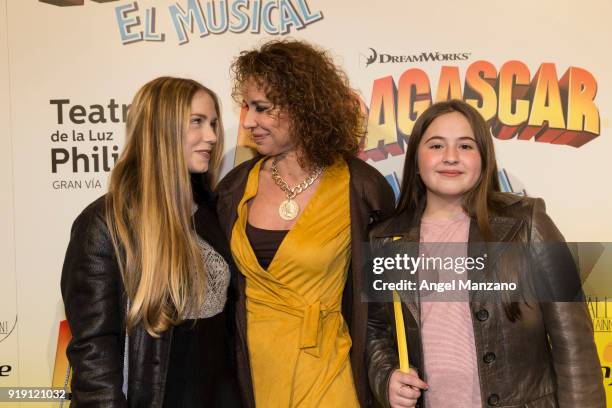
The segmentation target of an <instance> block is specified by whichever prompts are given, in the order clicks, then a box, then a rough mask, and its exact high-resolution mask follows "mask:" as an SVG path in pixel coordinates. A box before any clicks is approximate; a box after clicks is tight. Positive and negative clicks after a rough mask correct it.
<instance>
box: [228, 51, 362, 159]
mask: <svg viewBox="0 0 612 408" xmlns="http://www.w3.org/2000/svg"><path fill="white" fill-rule="evenodd" d="M232 72H233V75H234V86H233V90H232V96H233V98H234V100H236V102H238V103H241V102H242V94H243V92H244V87H245V85H246V84H247V82H249V81H254V82H255V84H256V85H257V86H259V87H260V88H261V89H263V90H264V92H265V93H266V97H267V98H268V99H269V100H270V102H272V103H273V104H274V106H275V107H277V108H279V109H280V110H284V111H286V112H288V113H289V115H290V117H291V119H292V120H291V138H292V140H293V141H294V143H295V145H296V147H297V148H298V149H299V150H301V152H302V154H303V158H302V159H303V160H304V162H305V163H304V164H306V165H307V166H329V165H331V164H332V163H333V162H334V161H335V160H336V159H338V158H340V157H342V158H344V159H345V160H347V159H349V158H351V157H354V156H355V155H356V154H357V151H358V150H359V142H360V141H361V140H362V138H363V137H364V135H365V121H364V116H363V113H362V110H361V102H360V99H359V97H358V96H357V94H356V93H355V92H354V91H353V90H352V89H351V87H350V85H349V81H348V78H347V75H346V74H345V73H344V71H342V70H341V69H340V68H339V67H337V66H336V65H335V64H334V62H333V59H332V57H331V56H330V55H329V53H328V52H327V51H325V50H322V49H319V48H317V47H315V46H313V45H312V44H309V43H307V42H305V41H298V40H273V41H269V42H266V43H265V44H264V45H262V46H261V47H260V48H259V49H254V50H250V51H243V52H241V53H240V55H239V56H238V57H237V58H236V59H235V60H234V62H233V63H232Z"/></svg>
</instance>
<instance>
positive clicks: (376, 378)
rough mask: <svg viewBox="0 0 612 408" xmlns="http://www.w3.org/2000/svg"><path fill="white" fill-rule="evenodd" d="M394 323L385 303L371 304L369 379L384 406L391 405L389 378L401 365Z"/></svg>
mask: <svg viewBox="0 0 612 408" xmlns="http://www.w3.org/2000/svg"><path fill="white" fill-rule="evenodd" d="M392 325H393V322H391V321H390V316H389V313H388V311H387V305H386V304H385V303H374V302H372V303H370V304H369V311H368V330H367V338H366V364H367V367H368V379H369V382H370V388H371V389H372V392H373V393H374V397H375V398H376V400H377V401H378V403H379V404H381V405H382V406H383V407H389V395H388V394H389V378H390V377H391V374H392V373H393V371H394V370H395V369H397V368H398V367H399V361H398V357H397V351H396V348H395V341H394V338H395V337H394V335H393V330H392Z"/></svg>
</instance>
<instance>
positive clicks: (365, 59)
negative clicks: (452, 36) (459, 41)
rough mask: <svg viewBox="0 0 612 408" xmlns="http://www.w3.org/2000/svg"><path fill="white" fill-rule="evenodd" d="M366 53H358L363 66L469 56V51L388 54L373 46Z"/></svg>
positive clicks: (461, 58)
mask: <svg viewBox="0 0 612 408" xmlns="http://www.w3.org/2000/svg"><path fill="white" fill-rule="evenodd" d="M368 50H369V52H368V53H367V54H361V53H360V54H359V63H360V65H363V66H365V67H368V66H369V65H371V64H373V63H375V62H376V63H379V64H388V63H392V64H394V63H395V64H396V63H402V62H429V61H432V62H446V61H465V60H468V59H469V58H470V56H471V54H472V53H471V52H455V53H446V52H440V51H435V52H421V53H419V54H400V55H397V54H388V53H382V52H378V51H376V50H375V49H374V48H368Z"/></svg>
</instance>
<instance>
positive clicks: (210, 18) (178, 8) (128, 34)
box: [39, 0, 323, 45]
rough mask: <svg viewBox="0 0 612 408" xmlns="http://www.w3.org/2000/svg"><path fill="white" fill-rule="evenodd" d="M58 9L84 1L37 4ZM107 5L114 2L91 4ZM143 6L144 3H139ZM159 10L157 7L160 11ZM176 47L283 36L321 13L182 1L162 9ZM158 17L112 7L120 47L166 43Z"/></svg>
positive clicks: (293, 1) (304, 5)
mask: <svg viewBox="0 0 612 408" xmlns="http://www.w3.org/2000/svg"><path fill="white" fill-rule="evenodd" d="M39 1H40V2H42V3H47V4H51V5H54V6H59V7H66V6H82V5H84V0H39ZM92 1H95V2H96V3H110V2H115V1H117V0H92ZM142 3H143V4H146V2H144V1H143V2H142ZM160 9H161V7H160ZM165 9H166V10H165V11H166V13H164V14H163V15H165V16H166V17H167V18H169V19H170V22H171V23H172V26H173V27H174V32H175V34H176V39H177V41H178V44H179V45H182V44H186V43H188V42H189V41H190V35H197V36H198V37H200V38H204V37H207V36H209V35H210V34H214V35H220V34H224V33H226V32H228V31H229V32H232V33H236V34H240V33H244V32H249V33H251V34H259V33H261V32H262V31H263V32H265V33H266V34H268V35H285V34H289V33H290V32H291V31H295V30H301V29H303V28H306V26H308V25H310V24H313V23H315V22H317V21H320V20H322V19H323V13H322V12H321V11H317V10H315V9H313V8H312V7H310V5H309V4H308V0H256V1H252V2H249V1H248V0H207V1H204V0H183V1H175V2H173V3H172V4H171V5H169V6H168V7H167V8H165ZM159 15H160V13H158V12H157V8H156V7H147V8H144V9H142V10H141V7H140V6H139V4H138V2H137V1H129V2H125V3H123V4H119V5H118V6H116V7H115V19H116V22H117V27H118V28H119V36H120V38H121V43H122V44H123V45H127V44H132V43H136V42H140V41H150V42H162V41H166V33H163V32H158V31H156V27H158V26H159V24H157V18H158V16H159Z"/></svg>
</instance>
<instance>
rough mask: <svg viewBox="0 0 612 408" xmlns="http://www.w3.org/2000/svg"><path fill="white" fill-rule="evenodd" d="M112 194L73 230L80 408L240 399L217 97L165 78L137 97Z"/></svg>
mask: <svg viewBox="0 0 612 408" xmlns="http://www.w3.org/2000/svg"><path fill="white" fill-rule="evenodd" d="M126 125H127V131H126V139H127V140H126V145H125V149H124V151H123V153H122V155H121V157H120V159H119V161H118V162H117V164H116V166H115V168H114V170H113V172H112V174H111V178H110V185H109V191H108V193H107V194H106V195H105V196H103V197H101V198H99V199H98V200H96V201H94V202H93V203H92V204H91V205H89V206H88V207H87V208H86V209H85V210H84V211H83V212H82V213H81V214H80V215H79V216H78V218H77V219H76V221H75V222H74V225H73V226H72V233H71V237H70V243H69V245H68V250H67V253H66V258H65V260H64V267H63V271H62V281H61V287H62V297H63V299H64V304H65V310H66V317H67V319H68V322H69V324H70V328H71V330H72V335H73V338H72V340H71V342H70V344H69V346H68V350H67V355H68V359H69V361H70V364H71V365H72V367H73V376H72V384H71V385H72V393H73V401H72V404H73V405H72V406H77V407H84V406H108V407H110V406H112V407H115V406H117V407H124V406H130V407H136V406H138V407H161V406H180V407H202V406H206V407H207V406H224V407H227V406H233V405H234V404H235V403H234V401H235V396H236V394H237V391H236V390H235V388H234V385H233V384H234V382H233V375H232V370H231V368H230V364H229V361H230V358H229V348H228V347H227V346H226V344H227V341H226V338H225V337H226V336H227V323H226V322H227V320H226V313H225V312H224V307H225V301H226V298H227V290H228V286H229V281H230V267H229V265H228V262H227V261H226V259H229V258H228V256H229V249H228V246H227V243H226V241H225V238H224V236H223V234H222V232H221V229H220V226H219V222H218V220H217V217H216V214H215V212H214V203H213V202H212V199H211V195H210V193H209V190H208V187H207V186H208V185H209V182H210V179H211V177H212V176H211V173H212V172H213V171H214V170H215V168H216V166H217V163H218V159H219V156H220V153H221V152H222V151H223V149H222V140H223V137H222V128H221V118H220V110H219V102H218V99H217V96H216V95H215V94H214V93H213V92H212V91H211V90H209V89H207V88H205V87H204V86H202V85H201V84H199V83H197V82H195V81H192V80H189V79H181V78H169V77H163V78H157V79H155V80H153V81H151V82H149V83H147V84H146V85H144V86H143V87H142V88H141V89H140V90H139V91H138V93H137V94H136V96H135V97H134V100H133V102H132V105H131V107H130V111H129V115H128V118H127V124H126Z"/></svg>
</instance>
